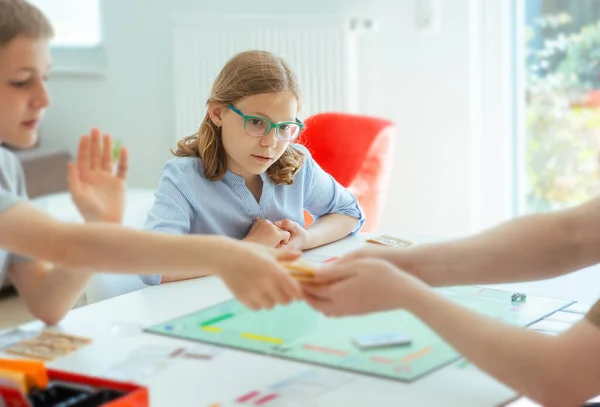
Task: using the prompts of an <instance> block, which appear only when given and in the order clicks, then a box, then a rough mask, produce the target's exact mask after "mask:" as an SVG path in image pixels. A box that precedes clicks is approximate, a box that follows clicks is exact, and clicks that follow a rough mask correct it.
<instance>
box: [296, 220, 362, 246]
mask: <svg viewBox="0 0 600 407" xmlns="http://www.w3.org/2000/svg"><path fill="white" fill-rule="evenodd" d="M356 222H358V219H356V218H353V217H352V216H348V215H342V214H338V213H330V214H328V215H324V216H321V217H320V218H318V219H317V220H316V221H315V223H314V224H313V225H312V226H310V227H309V228H308V229H307V232H308V241H307V244H306V247H303V248H302V249H303V250H308V249H312V248H315V247H319V246H323V245H325V244H327V243H331V242H335V241H337V240H340V239H342V238H344V237H346V236H348V235H349V234H350V233H352V231H353V230H354V228H355V227H356Z"/></svg>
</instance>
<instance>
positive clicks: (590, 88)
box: [516, 0, 600, 214]
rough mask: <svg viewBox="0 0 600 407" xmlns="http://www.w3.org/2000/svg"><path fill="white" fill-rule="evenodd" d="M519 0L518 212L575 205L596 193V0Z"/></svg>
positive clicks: (599, 36) (599, 97) (599, 27)
mask: <svg viewBox="0 0 600 407" xmlns="http://www.w3.org/2000/svg"><path fill="white" fill-rule="evenodd" d="M524 4H525V6H524V7H525V10H523V11H524V21H521V22H520V23H519V24H524V28H525V29H524V30H521V32H522V34H521V38H518V41H519V42H520V43H519V44H518V46H523V47H524V53H523V57H524V58H523V59H524V60H523V59H521V60H520V61H518V63H519V65H520V66H518V69H521V70H522V72H524V75H523V76H522V77H523V84H522V86H521V87H520V89H521V90H520V92H522V93H524V94H520V95H519V94H517V97H518V98H522V100H524V103H523V107H522V109H521V110H522V111H521V112H518V116H519V117H520V118H521V120H520V121H519V123H520V127H521V128H520V131H519V133H520V134H521V136H520V137H519V138H518V139H517V143H518V145H519V150H520V151H521V154H520V155H519V156H518V158H517V160H516V161H520V162H517V163H516V164H517V168H519V170H517V174H518V176H517V184H518V190H517V195H518V197H519V198H520V199H519V200H520V204H519V205H518V206H519V207H518V211H519V212H520V213H521V214H522V213H528V212H539V211H549V210H555V209H559V208H564V207H568V206H572V205H576V204H578V203H581V202H583V201H585V200H587V199H589V198H590V197H592V196H595V195H597V194H598V192H599V191H600V1H597V0H528V1H526V2H525V3H524ZM517 105H518V104H517Z"/></svg>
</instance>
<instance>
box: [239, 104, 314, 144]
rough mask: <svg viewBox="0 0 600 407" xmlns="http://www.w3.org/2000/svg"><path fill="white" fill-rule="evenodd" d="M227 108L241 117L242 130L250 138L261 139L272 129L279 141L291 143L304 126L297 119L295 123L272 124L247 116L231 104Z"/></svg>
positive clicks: (259, 118) (260, 118)
mask: <svg viewBox="0 0 600 407" xmlns="http://www.w3.org/2000/svg"><path fill="white" fill-rule="evenodd" d="M229 108H230V109H231V110H233V111H234V112H236V113H237V114H239V115H240V116H242V118H243V119H244V130H246V134H248V135H249V136H251V137H263V136H265V135H267V134H269V132H270V131H271V129H273V128H274V129H275V134H277V138H278V139H279V140H282V141H292V140H294V139H295V138H296V137H298V136H299V135H300V130H302V127H304V124H302V122H301V121H300V120H298V119H296V121H295V122H281V123H273V122H272V121H271V120H269V119H265V118H264V117H260V116H248V115H246V114H244V113H242V111H241V110H239V109H237V108H236V107H235V106H233V105H231V104H230V105H229Z"/></svg>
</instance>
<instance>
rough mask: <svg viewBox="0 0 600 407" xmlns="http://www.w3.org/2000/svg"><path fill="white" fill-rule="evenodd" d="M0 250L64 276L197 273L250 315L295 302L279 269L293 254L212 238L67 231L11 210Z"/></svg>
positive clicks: (24, 210)
mask: <svg viewBox="0 0 600 407" xmlns="http://www.w3.org/2000/svg"><path fill="white" fill-rule="evenodd" d="M0 230H2V233H1V234H0V247H2V248H4V249H7V250H8V251H11V252H13V253H18V254H22V255H25V256H27V257H31V258H38V259H40V260H42V261H46V262H49V263H53V264H55V265H56V266H57V267H60V268H62V269H64V270H69V271H73V272H90V271H94V270H103V271H112V272H115V273H139V274H144V273H153V272H158V271H165V270H166V271H165V272H166V273H171V272H181V273H184V272H185V273H190V274H191V275H194V273H198V270H202V271H203V272H206V273H207V274H214V275H216V276H218V277H220V278H222V279H223V280H224V281H225V283H226V284H227V286H228V288H229V289H230V290H231V291H232V293H233V294H234V295H235V296H236V297H237V298H238V299H239V300H240V301H242V302H243V303H244V304H245V305H247V306H248V307H250V308H252V309H260V308H262V307H266V308H272V307H273V306H274V305H275V304H287V303H289V301H291V300H292V299H298V298H300V297H301V294H300V290H299V287H298V285H297V284H296V282H295V281H294V280H293V279H292V278H291V277H290V276H289V275H288V274H287V273H286V272H285V270H284V269H283V267H282V266H281V264H280V262H284V261H292V260H294V259H296V258H298V255H299V253H297V252H289V251H282V250H275V249H269V248H265V247H262V246H260V245H256V244H252V243H242V242H239V241H236V240H234V239H230V238H225V237H220V236H198V235H195V236H191V235H170V234H162V233H158V232H144V231H138V230H133V229H129V228H124V227H121V226H117V225H112V224H102V223H97V224H96V223H94V224H83V225H80V224H68V223H62V222H58V221H56V220H54V219H53V218H51V217H49V216H48V215H46V214H45V213H43V212H42V211H39V210H37V209H36V208H35V207H33V206H31V205H29V204H26V203H21V204H16V205H14V206H13V207H12V208H10V209H8V210H6V211H5V212H2V213H1V214H0Z"/></svg>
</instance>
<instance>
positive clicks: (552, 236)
mask: <svg viewBox="0 0 600 407" xmlns="http://www.w3.org/2000/svg"><path fill="white" fill-rule="evenodd" d="M571 219H572V217H571V216H570V215H569V214H568V213H567V212H563V213H554V214H537V215H531V216H528V217H524V218H521V219H518V220H513V221H510V222H507V223H505V224H503V225H500V226H498V227H496V228H493V229H491V230H488V231H486V232H484V233H482V234H479V235H476V236H473V237H469V238H465V239H461V240H456V241H451V242H445V243H434V244H427V245H419V246H415V247H413V248H409V249H401V250H399V251H398V252H397V255H396V256H395V257H394V258H392V261H393V262H394V263H395V264H396V265H397V266H398V267H400V268H402V269H404V270H407V271H409V272H410V273H411V274H414V275H416V276H417V277H419V278H420V279H421V280H423V281H425V282H426V283H427V284H429V285H434V286H444V285H460V284H493V283H502V282H514V281H529V280H537V279H543V278H549V277H554V276H557V275H561V274H564V273H566V272H570V271H573V270H576V269H578V268H581V267H585V266H586V265H588V263H589V261H590V259H583V258H582V257H581V256H578V254H577V252H578V250H579V247H578V246H579V244H578V243H577V238H576V236H575V235H574V233H573V232H572V230H573V228H572V227H571V226H570V223H571V222H572V221H571ZM598 243H600V242H598ZM596 247H597V246H596ZM396 259H397V261H396Z"/></svg>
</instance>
